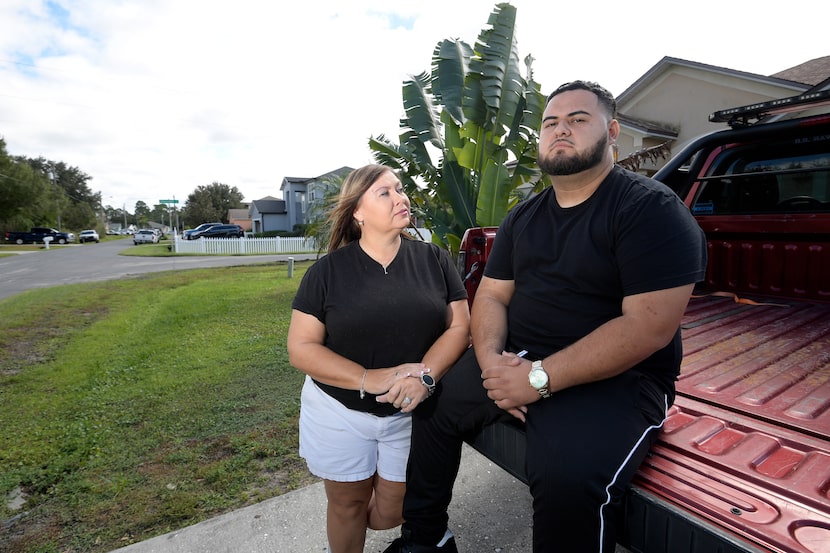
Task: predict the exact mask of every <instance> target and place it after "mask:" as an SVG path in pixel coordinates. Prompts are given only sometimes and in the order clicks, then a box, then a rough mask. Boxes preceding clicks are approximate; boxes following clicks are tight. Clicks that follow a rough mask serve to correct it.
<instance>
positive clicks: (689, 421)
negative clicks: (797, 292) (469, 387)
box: [471, 295, 830, 553]
mask: <svg viewBox="0 0 830 553" xmlns="http://www.w3.org/2000/svg"><path fill="white" fill-rule="evenodd" d="M682 327H683V344H684V361H683V365H682V368H681V376H680V378H679V380H678V384H677V391H678V395H677V399H676V401H675V404H674V406H673V407H672V408H671V409H670V411H669V417H668V419H667V421H666V423H665V425H664V429H663V432H662V433H661V435H660V438H659V440H658V442H657V444H655V446H654V447H653V448H652V451H651V454H650V455H649V457H648V458H647V459H646V461H645V462H644V463H643V465H642V466H641V468H640V470H639V472H638V474H637V475H636V476H635V478H634V480H633V482H632V488H631V492H630V493H629V495H628V497H627V498H626V502H625V521H624V523H623V528H622V529H621V531H622V534H621V535H620V543H621V544H623V545H624V546H625V547H626V548H628V549H629V550H631V551H633V552H635V553H652V552H660V553H665V552H671V553H713V552H719V553H736V552H746V551H758V552H767V551H776V552H798V553H807V552H810V553H830V443H828V440H827V436H828V435H830V304H815V303H809V304H808V303H796V302H784V301H782V302H781V303H754V302H752V301H749V300H743V299H740V298H736V297H734V296H731V295H710V296H705V297H694V298H692V300H691V301H690V303H689V307H688V309H687V311H686V314H685V316H684V318H683V322H682ZM471 444H472V445H473V447H475V448H476V449H478V450H479V451H480V452H482V453H483V454H485V455H486V456H487V457H489V458H490V459H492V460H493V461H494V462H495V463H497V464H498V465H500V466H501V467H502V468H504V469H505V470H507V471H508V472H510V473H511V474H513V475H514V476H516V477H517V478H519V479H520V480H523V481H526V476H525V473H524V462H525V436H524V431H523V429H522V427H521V426H520V425H518V424H509V423H497V424H494V425H491V426H488V427H486V428H485V429H484V430H483V431H482V432H481V433H480V434H479V435H478V436H477V437H476V438H475V439H474V440H472V441H471ZM690 515H691V516H690Z"/></svg>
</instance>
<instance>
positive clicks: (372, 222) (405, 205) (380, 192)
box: [354, 171, 410, 232]
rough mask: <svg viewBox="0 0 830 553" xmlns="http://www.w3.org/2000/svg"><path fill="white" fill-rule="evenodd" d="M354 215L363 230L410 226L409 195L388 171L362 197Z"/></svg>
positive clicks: (396, 228) (395, 228)
mask: <svg viewBox="0 0 830 553" xmlns="http://www.w3.org/2000/svg"><path fill="white" fill-rule="evenodd" d="M354 217H355V219H357V220H358V221H363V231H364V232H366V231H367V230H369V231H378V232H387V231H393V230H394V231H400V230H401V229H404V228H406V227H407V226H409V219H410V212H409V197H408V196H407V195H406V194H405V193H404V191H403V185H401V182H400V181H399V180H398V177H396V176H395V174H394V173H392V172H391V171H386V172H384V173H383V175H381V176H380V177H378V179H377V180H376V181H375V182H373V183H372V186H370V187H369V188H368V189H367V190H366V192H364V193H363V195H362V196H361V197H360V201H359V202H358V204H357V209H356V210H355V212H354Z"/></svg>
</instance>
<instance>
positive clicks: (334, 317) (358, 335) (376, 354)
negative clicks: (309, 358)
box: [292, 239, 467, 416]
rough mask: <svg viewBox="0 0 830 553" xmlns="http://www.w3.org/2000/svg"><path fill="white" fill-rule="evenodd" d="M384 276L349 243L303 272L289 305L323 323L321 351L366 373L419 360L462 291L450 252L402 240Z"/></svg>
mask: <svg viewBox="0 0 830 553" xmlns="http://www.w3.org/2000/svg"><path fill="white" fill-rule="evenodd" d="M386 271H387V272H388V274H385V273H384V269H383V267H382V266H381V265H380V264H379V263H377V262H376V261H375V260H373V259H372V258H371V257H369V256H368V255H367V254H366V253H365V252H364V251H363V250H362V249H361V248H360V245H359V244H358V242H356V241H355V242H351V243H349V244H347V245H346V246H344V247H342V248H339V249H337V250H335V251H333V252H331V253H330V254H328V255H326V256H325V257H323V258H321V259H320V260H318V261H317V262H315V263H314V265H312V266H311V267H309V269H308V271H306V274H305V275H304V276H303V280H302V282H301V283H300V287H299V289H298V290H297V295H296V296H295V298H294V303H293V306H292V307H293V308H294V309H297V310H299V311H302V312H303V313H308V314H309V315H313V316H314V317H316V318H317V319H319V320H320V322H322V323H323V324H324V325H325V326H326V338H325V345H326V347H328V348H330V349H331V350H332V351H334V352H336V353H338V354H340V355H342V356H344V357H346V358H348V359H351V360H352V361H354V362H356V363H359V364H360V365H362V366H363V367H366V368H367V369H376V368H385V367H394V366H396V365H400V364H401V363H419V362H421V360H422V359H423V356H424V355H425V354H426V352H427V351H428V350H429V348H430V347H431V346H432V344H433V343H434V342H435V340H437V339H438V337H439V336H441V334H442V333H443V332H444V330H445V329H446V326H447V305H448V304H449V303H450V302H453V301H456V300H461V299H465V298H466V297H467V293H466V291H465V289H464V286H463V284H462V283H461V277H460V276H459V273H458V271H457V269H455V267H454V266H453V263H452V260H451V258H450V256H449V254H448V253H447V252H446V251H445V250H442V249H441V248H439V247H438V246H436V245H434V244H429V243H425V242H420V241H416V240H406V239H404V240H402V241H401V247H400V250H399V251H398V254H397V256H396V257H395V259H394V260H393V261H392V263H390V264H389V266H388V267H387V269H386ZM317 385H318V386H319V387H320V389H322V390H323V391H324V392H326V393H327V394H329V395H330V396H332V397H334V398H335V399H337V400H338V401H340V402H341V403H343V404H344V405H345V406H346V407H349V408H350V409H356V410H358V411H364V412H368V413H373V414H375V415H379V416H385V415H391V414H393V413H397V412H398V410H397V409H395V407H393V406H392V405H391V404H388V403H378V402H377V401H375V396H374V395H372V394H368V393H367V394H366V397H365V398H364V399H363V400H361V399H360V398H359V395H358V393H357V392H356V391H355V390H344V389H342V388H337V387H335V386H329V385H326V384H323V383H321V382H317Z"/></svg>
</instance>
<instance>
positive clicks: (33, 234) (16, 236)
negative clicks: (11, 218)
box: [6, 227, 75, 244]
mask: <svg viewBox="0 0 830 553" xmlns="http://www.w3.org/2000/svg"><path fill="white" fill-rule="evenodd" d="M44 238H47V239H49V240H50V241H52V242H55V243H57V244H68V243H70V242H74V241H75V235H74V234H73V233H71V232H61V231H59V230H55V229H53V228H48V227H32V228H31V229H29V230H28V232H16V231H10V232H7V233H6V240H7V241H9V242H14V243H15V244H27V243H30V242H31V243H33V244H36V243H38V242H43V239H44Z"/></svg>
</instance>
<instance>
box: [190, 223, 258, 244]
mask: <svg viewBox="0 0 830 553" xmlns="http://www.w3.org/2000/svg"><path fill="white" fill-rule="evenodd" d="M243 236H245V230H244V229H243V228H242V227H241V226H239V225H212V226H210V227H208V228H206V229H205V230H201V231H199V232H196V231H194V232H193V233H191V235H190V240H197V239H199V238H242V237H243Z"/></svg>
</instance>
